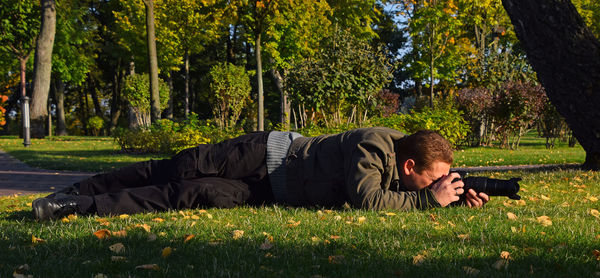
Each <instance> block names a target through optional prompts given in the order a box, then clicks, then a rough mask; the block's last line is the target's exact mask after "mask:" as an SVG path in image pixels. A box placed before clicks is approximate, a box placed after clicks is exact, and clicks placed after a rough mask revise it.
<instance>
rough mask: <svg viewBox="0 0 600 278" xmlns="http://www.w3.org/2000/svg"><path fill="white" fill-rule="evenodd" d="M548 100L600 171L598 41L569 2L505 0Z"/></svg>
mask: <svg viewBox="0 0 600 278" xmlns="http://www.w3.org/2000/svg"><path fill="white" fill-rule="evenodd" d="M502 2H503V5H504V8H505V9H506V11H507V12H508V15H509V16H510V19H511V21H512V23H513V25H514V26H515V31H516V33H517V37H518V38H519V40H520V41H521V43H522V45H523V48H524V49H525V51H526V52H527V58H528V59H529V61H530V63H531V65H532V66H533V69H534V70H535V71H536V73H537V76H538V79H539V81H540V82H541V83H542V85H543V86H544V88H545V89H546V94H547V95H548V98H549V99H550V101H551V102H552V104H554V105H555V106H556V108H557V111H558V112H559V113H560V114H561V115H562V116H563V117H564V118H565V120H566V122H567V124H568V125H569V127H570V128H571V129H572V130H573V134H574V135H575V137H576V138H577V140H578V141H579V142H580V143H581V145H582V146H583V148H584V150H585V151H586V158H585V163H584V167H586V168H589V169H594V170H600V121H598V119H600V112H599V111H600V110H598V107H600V42H599V41H598V39H596V38H595V37H594V35H593V34H592V32H591V31H590V29H589V28H588V27H587V26H586V25H585V22H584V21H583V19H582V18H581V16H580V15H579V14H578V13H577V10H576V9H575V6H573V4H572V3H571V2H570V1H568V0H547V1H537V0H503V1H502Z"/></svg>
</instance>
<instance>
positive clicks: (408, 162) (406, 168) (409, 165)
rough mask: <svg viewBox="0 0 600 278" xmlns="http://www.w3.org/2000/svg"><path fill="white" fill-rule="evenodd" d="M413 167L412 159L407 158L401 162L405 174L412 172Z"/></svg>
mask: <svg viewBox="0 0 600 278" xmlns="http://www.w3.org/2000/svg"><path fill="white" fill-rule="evenodd" d="M414 169H415V161H414V160H412V159H410V158H409V159H407V160H406V161H404V163H402V172H403V173H404V175H405V176H408V175H410V173H411V172H413V171H414Z"/></svg>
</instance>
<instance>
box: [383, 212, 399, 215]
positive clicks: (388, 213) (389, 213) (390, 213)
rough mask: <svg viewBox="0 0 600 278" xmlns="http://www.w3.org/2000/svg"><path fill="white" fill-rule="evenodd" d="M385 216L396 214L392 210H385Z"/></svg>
mask: <svg viewBox="0 0 600 278" xmlns="http://www.w3.org/2000/svg"><path fill="white" fill-rule="evenodd" d="M385 216H396V214H395V213H393V212H386V213H385Z"/></svg>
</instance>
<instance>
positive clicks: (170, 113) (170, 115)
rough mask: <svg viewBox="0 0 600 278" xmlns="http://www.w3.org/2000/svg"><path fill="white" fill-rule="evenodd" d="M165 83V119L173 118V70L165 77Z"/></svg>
mask: <svg viewBox="0 0 600 278" xmlns="http://www.w3.org/2000/svg"><path fill="white" fill-rule="evenodd" d="M167 83H168V84H169V103H168V104H167V105H168V106H167V113H166V117H167V119H173V105H174V104H173V95H174V94H175V92H174V91H173V71H171V72H169V77H167Z"/></svg>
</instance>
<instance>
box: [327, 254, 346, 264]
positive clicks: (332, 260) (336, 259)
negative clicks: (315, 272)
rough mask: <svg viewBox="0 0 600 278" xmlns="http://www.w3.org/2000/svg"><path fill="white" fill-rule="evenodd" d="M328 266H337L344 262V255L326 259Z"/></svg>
mask: <svg viewBox="0 0 600 278" xmlns="http://www.w3.org/2000/svg"><path fill="white" fill-rule="evenodd" d="M328 260H329V263H330V264H339V263H341V262H342V261H343V260H344V255H333V256H329V258H328Z"/></svg>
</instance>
